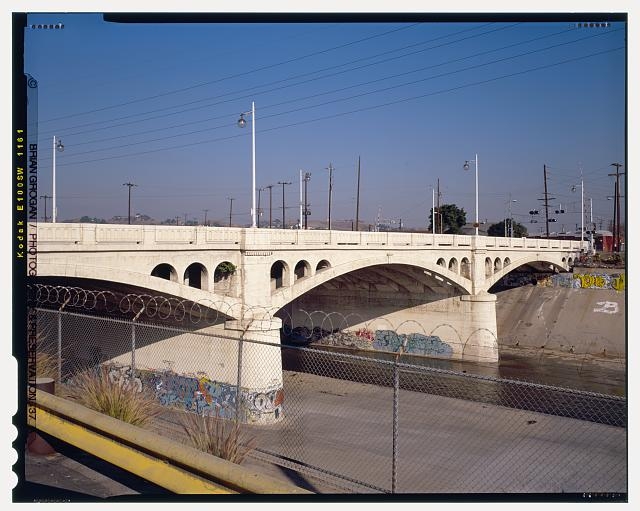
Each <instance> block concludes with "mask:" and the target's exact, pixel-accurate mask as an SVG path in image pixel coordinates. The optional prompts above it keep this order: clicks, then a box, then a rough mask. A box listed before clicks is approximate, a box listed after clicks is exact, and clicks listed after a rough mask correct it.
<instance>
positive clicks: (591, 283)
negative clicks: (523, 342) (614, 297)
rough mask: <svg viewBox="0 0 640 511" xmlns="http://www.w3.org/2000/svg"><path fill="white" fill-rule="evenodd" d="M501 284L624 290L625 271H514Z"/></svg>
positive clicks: (508, 285)
mask: <svg viewBox="0 0 640 511" xmlns="http://www.w3.org/2000/svg"><path fill="white" fill-rule="evenodd" d="M501 284H502V285H503V286H504V287H520V286H525V285H527V284H533V285H536V286H539V287H564V288H570V289H613V290H615V291H624V289H625V287H626V275H625V274H624V273H612V274H606V273H556V274H552V275H551V274H545V273H513V274H509V275H506V276H505V277H504V278H503V279H502V281H501Z"/></svg>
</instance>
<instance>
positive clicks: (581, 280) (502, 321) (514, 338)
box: [496, 268, 626, 358]
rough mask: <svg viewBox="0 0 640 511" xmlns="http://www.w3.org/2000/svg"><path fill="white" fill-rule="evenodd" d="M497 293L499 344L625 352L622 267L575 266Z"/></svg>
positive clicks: (621, 355)
mask: <svg viewBox="0 0 640 511" xmlns="http://www.w3.org/2000/svg"><path fill="white" fill-rule="evenodd" d="M496 296H497V304H496V312H497V327H498V343H499V345H500V346H501V347H502V346H510V347H511V346H513V347H520V348H538V349H539V348H542V347H544V349H545V350H552V351H557V352H566V353H578V354H583V353H584V354H589V355H593V356H597V357H603V358H624V357H625V354H626V349H625V345H626V295H625V270H612V269H599V268H576V269H575V270H574V272H573V274H571V273H566V274H560V275H558V276H555V282H554V278H552V277H548V278H547V279H543V280H541V281H538V283H537V284H536V285H534V284H531V283H530V284H527V285H524V286H521V287H514V288H512V289H507V290H505V291H499V292H497V293H496Z"/></svg>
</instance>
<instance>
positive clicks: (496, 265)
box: [493, 257, 502, 272]
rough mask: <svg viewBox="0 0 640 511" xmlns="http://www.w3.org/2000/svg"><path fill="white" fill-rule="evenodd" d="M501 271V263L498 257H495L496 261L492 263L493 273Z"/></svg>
mask: <svg viewBox="0 0 640 511" xmlns="http://www.w3.org/2000/svg"><path fill="white" fill-rule="evenodd" d="M500 270H502V261H501V260H500V258H499V257H496V260H495V261H494V262H493V271H494V272H498V271H500Z"/></svg>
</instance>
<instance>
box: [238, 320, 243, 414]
mask: <svg viewBox="0 0 640 511" xmlns="http://www.w3.org/2000/svg"><path fill="white" fill-rule="evenodd" d="M243 342H244V333H241V334H240V337H239V339H238V377H237V379H236V387H237V389H236V424H238V423H239V422H240V405H241V401H242V393H241V392H242V391H241V389H242V343H243Z"/></svg>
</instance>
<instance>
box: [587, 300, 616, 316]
mask: <svg viewBox="0 0 640 511" xmlns="http://www.w3.org/2000/svg"><path fill="white" fill-rule="evenodd" d="M596 305H597V307H596V308H595V309H593V312H604V313H605V314H617V313H618V302H597V303H596Z"/></svg>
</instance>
